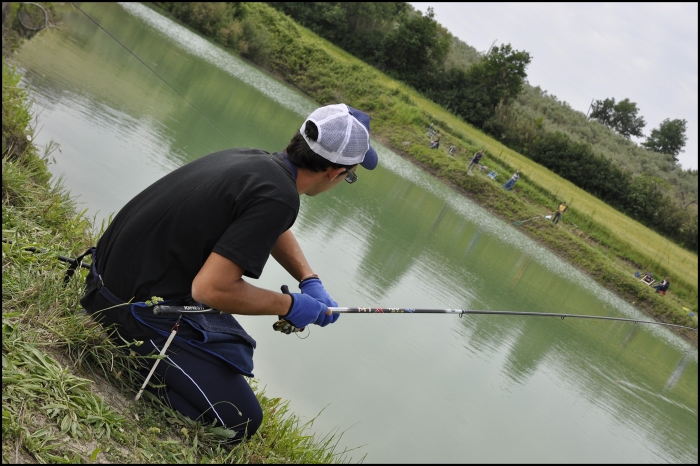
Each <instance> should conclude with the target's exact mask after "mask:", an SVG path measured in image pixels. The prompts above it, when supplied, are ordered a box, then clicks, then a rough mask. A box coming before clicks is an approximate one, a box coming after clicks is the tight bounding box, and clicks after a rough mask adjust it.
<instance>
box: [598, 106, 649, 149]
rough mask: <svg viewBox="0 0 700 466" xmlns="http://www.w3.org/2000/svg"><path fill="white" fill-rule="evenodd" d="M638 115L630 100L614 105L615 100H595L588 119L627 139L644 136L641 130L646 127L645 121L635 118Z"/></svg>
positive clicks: (638, 117) (639, 117)
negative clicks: (596, 121)
mask: <svg viewBox="0 0 700 466" xmlns="http://www.w3.org/2000/svg"><path fill="white" fill-rule="evenodd" d="M638 113H639V109H638V108H637V104H636V103H634V102H630V99H623V100H621V101H619V102H618V103H615V99H614V98H612V99H605V100H602V101H601V100H596V101H595V103H594V104H593V111H592V112H591V116H590V118H593V119H594V120H598V121H599V122H600V123H601V124H603V125H604V126H607V127H608V128H611V129H613V130H615V131H617V132H618V133H619V134H621V135H622V136H624V137H626V138H627V139H629V138H630V137H631V136H637V137H642V136H644V134H643V133H642V129H643V128H644V126H646V121H644V117H641V116H637V114H638Z"/></svg>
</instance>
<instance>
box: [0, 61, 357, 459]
mask: <svg viewBox="0 0 700 466" xmlns="http://www.w3.org/2000/svg"><path fill="white" fill-rule="evenodd" d="M2 96H3V99H2V109H3V141H2V174H3V176H2V229H3V232H2V233H3V238H4V239H9V240H12V241H13V243H12V244H9V243H3V245H2V246H3V253H2V270H3V272H2V284H3V286H2V303H3V314H2V355H3V358H2V367H3V388H2V406H3V410H2V461H3V463H34V462H39V463H88V462H100V463H105V462H114V463H200V462H202V463H238V462H241V463H343V462H347V461H349V459H350V458H349V457H348V456H347V452H346V451H336V445H337V441H338V440H339V437H340V435H339V434H338V433H337V432H331V433H329V434H328V435H326V436H325V437H323V438H315V437H314V436H312V435H311V434H309V433H308V430H309V427H311V425H312V423H313V420H311V421H309V422H306V423H303V422H301V421H300V420H299V418H298V417H296V416H295V415H293V414H292V413H290V412H289V409H288V402H286V401H283V400H281V399H279V398H270V397H268V396H267V395H266V394H265V392H264V389H261V388H259V387H257V386H256V384H255V382H254V381H252V380H251V384H252V386H253V388H254V390H255V392H256V395H257V396H258V399H259V400H260V403H261V405H262V407H263V412H264V421H263V425H262V427H261V428H260V430H259V431H258V432H257V433H256V434H255V436H254V437H253V438H252V440H250V441H249V442H246V443H244V444H242V445H240V446H237V447H230V446H228V445H227V444H226V442H227V441H228V440H229V439H230V437H231V434H232V431H229V430H226V429H223V428H221V427H220V426H218V427H217V426H209V425H202V424H200V423H197V422H194V421H192V420H190V419H188V418H185V417H184V416H182V415H180V414H179V413H177V412H175V411H173V410H171V409H169V408H168V407H167V406H164V405H163V404H162V403H160V402H159V401H158V400H157V399H154V398H152V397H151V396H150V394H149V393H148V392H146V393H145V396H146V397H147V398H144V399H141V400H140V401H138V402H134V401H133V399H134V395H135V393H136V390H137V389H138V387H139V386H140V383H139V380H138V367H139V365H140V364H142V363H144V361H142V360H140V359H138V358H137V357H136V356H135V353H130V352H129V349H128V348H126V347H123V348H119V347H117V346H115V345H114V344H113V343H112V342H111V340H109V339H107V338H106V336H105V333H104V330H103V329H102V328H101V327H100V326H99V325H95V324H93V323H92V321H91V320H90V319H89V318H88V317H87V315H86V314H85V312H84V311H83V310H82V309H81V307H80V304H79V302H78V300H79V298H80V296H81V292H82V284H83V283H84V281H83V280H82V279H81V277H74V278H73V279H72V280H71V281H70V282H69V283H68V285H67V286H65V287H64V286H63V285H62V280H63V274H64V272H65V270H66V264H65V263H63V262H60V261H58V260H56V257H57V256H58V255H59V254H61V255H65V256H71V257H76V255H78V254H80V253H82V252H84V250H85V249H87V247H89V246H90V245H93V244H95V240H96V238H97V237H98V234H99V231H98V229H96V228H95V226H94V224H93V222H92V221H91V219H89V218H86V217H85V215H84V212H78V211H76V206H75V203H74V202H73V201H72V200H71V198H70V196H69V193H67V192H66V191H65V190H63V189H62V188H61V185H60V183H58V184H55V185H54V186H53V187H52V186H51V185H50V184H49V179H50V174H49V172H48V170H47V169H46V155H47V154H45V153H42V152H40V150H39V148H37V147H36V146H35V145H33V144H32V142H31V140H32V128H31V124H30V123H31V121H32V115H30V113H29V111H28V103H27V95H26V92H25V90H24V89H22V88H21V87H20V85H19V76H18V75H17V74H16V73H15V72H14V71H13V70H12V69H10V68H8V67H7V66H6V64H5V63H4V61H3V79H2ZM49 150H50V149H49ZM22 246H24V247H26V246H34V247H36V248H38V249H42V250H44V252H41V253H38V254H37V253H32V252H28V251H26V250H25V249H24V247H22ZM83 273H84V272H83ZM145 363H147V364H150V361H145Z"/></svg>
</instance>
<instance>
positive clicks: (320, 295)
mask: <svg viewBox="0 0 700 466" xmlns="http://www.w3.org/2000/svg"><path fill="white" fill-rule="evenodd" d="M299 289H300V290H301V292H302V293H304V294H308V295H309V296H311V297H314V298H316V299H317V300H318V301H321V302H322V303H323V304H325V305H326V306H328V307H338V303H337V302H335V301H334V300H333V298H331V296H330V295H329V294H328V292H327V291H326V289H325V288H324V287H323V283H322V282H321V279H320V278H309V279H308V280H304V281H303V282H301V283H299Z"/></svg>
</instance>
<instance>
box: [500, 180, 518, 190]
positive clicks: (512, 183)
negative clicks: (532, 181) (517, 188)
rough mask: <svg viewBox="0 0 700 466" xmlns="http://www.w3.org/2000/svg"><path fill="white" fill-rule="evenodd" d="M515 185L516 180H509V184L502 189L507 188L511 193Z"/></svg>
mask: <svg viewBox="0 0 700 466" xmlns="http://www.w3.org/2000/svg"><path fill="white" fill-rule="evenodd" d="M514 184H515V180H508V182H507V183H506V184H504V185H503V186H501V187H502V188H506V189H507V190H508V191H510V190H511V189H513V185H514Z"/></svg>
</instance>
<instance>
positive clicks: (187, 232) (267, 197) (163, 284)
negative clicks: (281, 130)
mask: <svg viewBox="0 0 700 466" xmlns="http://www.w3.org/2000/svg"><path fill="white" fill-rule="evenodd" d="M298 211H299V193H298V191H297V188H296V183H295V180H294V176H293V175H292V172H291V170H290V168H289V167H288V166H287V163H286V162H285V160H284V159H283V158H282V156H281V154H277V153H276V154H269V153H268V152H265V151H262V150H257V149H228V150H224V151H221V152H216V153H213V154H210V155H207V156H204V157H202V158H200V159H198V160H195V161H193V162H191V163H188V164H187V165H184V166H182V167H180V168H178V169H177V170H175V171H173V172H172V173H169V174H168V175H166V176H164V177H163V178H161V179H160V180H158V181H156V182H155V183H153V184H152V185H151V186H149V187H148V188H146V189H145V190H143V191H142V192H141V193H140V194H138V195H137V196H136V197H134V198H133V199H132V200H131V201H129V203H128V204H126V205H125V206H124V208H122V209H121V210H120V211H119V213H118V214H117V216H116V217H115V218H114V220H113V221H112V223H111V224H110V225H109V227H108V228H107V230H106V231H105V233H104V235H103V236H102V238H101V239H100V240H99V242H98V243H97V271H98V273H99V274H100V275H101V276H102V279H103V281H104V284H105V286H106V287H107V288H108V289H109V290H110V291H111V292H112V293H113V294H115V295H116V296H117V297H119V298H120V299H122V300H124V301H128V300H130V299H131V300H133V301H145V300H147V299H150V298H151V297H152V296H159V297H162V298H165V299H176V298H183V297H186V296H189V295H190V293H191V288H192V281H193V280H194V277H195V276H196V275H197V273H198V272H199V270H200V269H201V267H202V265H203V264H204V262H205V261H206V260H207V258H208V257H209V255H210V253H211V252H216V253H217V254H220V255H222V256H223V257H225V258H227V259H229V260H231V261H232V262H234V263H236V264H237V265H239V266H240V267H241V268H243V269H244V271H245V272H244V275H245V276H247V277H251V278H258V277H259V276H260V274H261V273H262V270H263V267H264V266H265V263H266V262H267V259H268V257H269V256H270V252H271V251H272V248H273V247H274V245H275V243H276V242H277V239H278V238H279V236H280V235H281V234H282V233H284V232H285V231H286V230H287V229H289V228H290V227H291V226H292V225H293V223H294V221H295V220H296V216H297V213H298Z"/></svg>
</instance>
